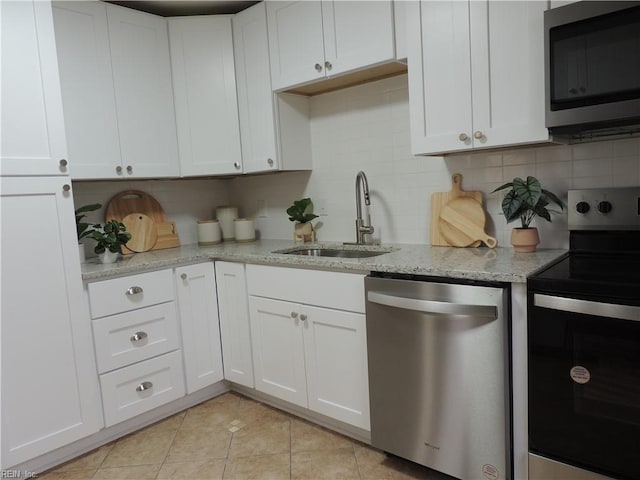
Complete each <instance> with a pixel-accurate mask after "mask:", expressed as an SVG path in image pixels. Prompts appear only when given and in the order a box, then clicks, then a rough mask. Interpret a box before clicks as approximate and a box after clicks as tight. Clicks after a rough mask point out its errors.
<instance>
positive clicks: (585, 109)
mask: <svg viewBox="0 0 640 480" xmlns="http://www.w3.org/2000/svg"><path fill="white" fill-rule="evenodd" d="M544 21H545V62H546V63H545V64H546V126H547V127H548V128H549V130H550V132H551V133H552V134H553V135H554V136H562V135H566V136H573V137H575V138H579V137H580V136H585V135H586V136H590V135H601V134H612V133H623V132H637V131H638V130H640V2H637V1H581V2H576V3H572V4H569V5H565V6H563V7H559V8H554V9H551V10H548V11H546V12H545V19H544Z"/></svg>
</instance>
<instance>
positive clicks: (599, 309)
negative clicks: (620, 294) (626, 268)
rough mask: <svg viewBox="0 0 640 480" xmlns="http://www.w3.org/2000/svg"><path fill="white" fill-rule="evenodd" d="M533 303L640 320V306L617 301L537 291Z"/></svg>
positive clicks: (564, 309) (590, 313)
mask: <svg viewBox="0 0 640 480" xmlns="http://www.w3.org/2000/svg"><path fill="white" fill-rule="evenodd" d="M533 305H534V306H536V307H542V308H550V309H552V310H561V311H563V312H572V313H582V314H585V315H593V316H596V317H607V318H619V319H621V320H635V321H636V322H637V321H640V307H634V306H633V305H617V304H615V303H602V302H592V301H589V300H579V299H577V298H566V297H555V296H552V295H543V294H541V293H535V294H534V295H533Z"/></svg>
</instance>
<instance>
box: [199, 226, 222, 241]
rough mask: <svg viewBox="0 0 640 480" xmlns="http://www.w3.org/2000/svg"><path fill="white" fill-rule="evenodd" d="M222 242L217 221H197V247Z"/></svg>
mask: <svg viewBox="0 0 640 480" xmlns="http://www.w3.org/2000/svg"><path fill="white" fill-rule="evenodd" d="M220 242H222V232H221V231H220V222H218V220H198V245H202V246H206V245H217V244H218V243H220Z"/></svg>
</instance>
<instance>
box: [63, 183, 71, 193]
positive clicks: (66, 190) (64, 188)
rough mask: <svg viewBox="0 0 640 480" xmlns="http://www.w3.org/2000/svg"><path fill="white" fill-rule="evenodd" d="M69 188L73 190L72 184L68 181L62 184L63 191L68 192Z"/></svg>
mask: <svg viewBox="0 0 640 480" xmlns="http://www.w3.org/2000/svg"><path fill="white" fill-rule="evenodd" d="M69 190H71V185H69V184H68V183H65V184H64V185H63V186H62V191H64V192H68V191H69Z"/></svg>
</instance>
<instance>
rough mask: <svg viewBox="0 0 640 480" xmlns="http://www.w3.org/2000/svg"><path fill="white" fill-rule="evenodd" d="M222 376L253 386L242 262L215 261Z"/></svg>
mask: <svg viewBox="0 0 640 480" xmlns="http://www.w3.org/2000/svg"><path fill="white" fill-rule="evenodd" d="M215 270H216V286H217V288H218V312H219V315H220V336H221V338H222V358H223V364H224V378H225V379H227V380H229V381H231V382H235V383H239V384H240V385H244V386H245V387H251V388H253V385H254V383H253V358H252V355H251V330H250V326H249V297H248V296H247V284H246V279H245V273H244V264H242V263H230V262H216V263H215Z"/></svg>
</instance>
